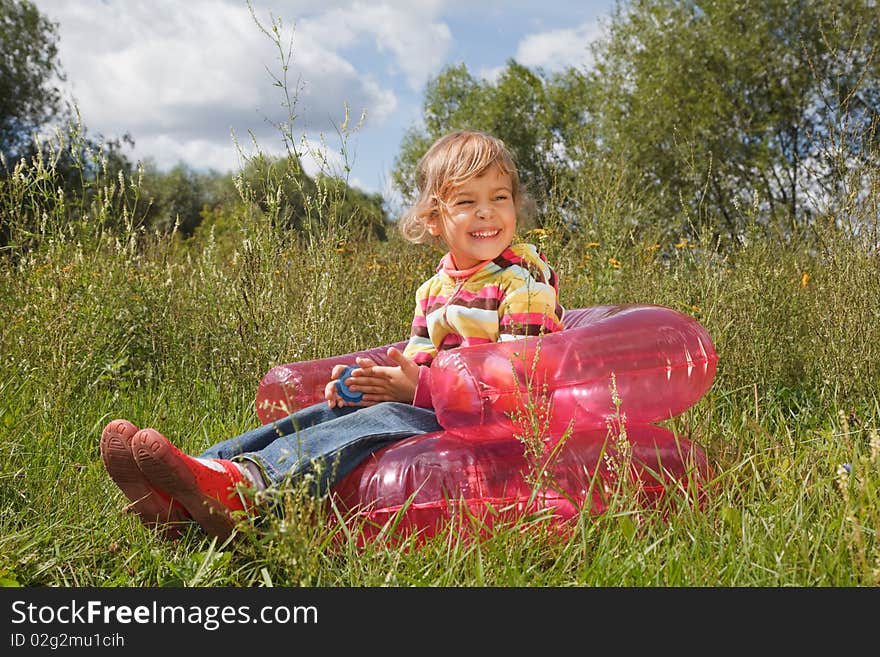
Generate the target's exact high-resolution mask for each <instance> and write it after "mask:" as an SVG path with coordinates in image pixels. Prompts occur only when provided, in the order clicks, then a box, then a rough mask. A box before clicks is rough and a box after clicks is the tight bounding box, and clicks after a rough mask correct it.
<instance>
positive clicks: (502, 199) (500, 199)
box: [495, 194, 507, 201]
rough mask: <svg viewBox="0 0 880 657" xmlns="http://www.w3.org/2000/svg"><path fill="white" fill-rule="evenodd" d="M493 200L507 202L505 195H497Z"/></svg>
mask: <svg viewBox="0 0 880 657" xmlns="http://www.w3.org/2000/svg"><path fill="white" fill-rule="evenodd" d="M495 200H496V201H506V200H507V194H499V195H498V196H496V197H495Z"/></svg>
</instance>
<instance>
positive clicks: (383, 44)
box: [35, 0, 614, 198]
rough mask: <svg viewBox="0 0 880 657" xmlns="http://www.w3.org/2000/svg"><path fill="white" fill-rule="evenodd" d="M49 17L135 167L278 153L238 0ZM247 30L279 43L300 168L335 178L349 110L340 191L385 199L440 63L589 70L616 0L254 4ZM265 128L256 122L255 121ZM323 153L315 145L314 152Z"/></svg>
mask: <svg viewBox="0 0 880 657" xmlns="http://www.w3.org/2000/svg"><path fill="white" fill-rule="evenodd" d="M35 4H36V5H37V7H39V9H40V11H41V12H42V13H43V14H45V15H46V16H48V17H49V18H50V19H51V20H53V21H55V22H56V23H58V31H59V36H60V39H59V59H60V62H61V65H62V67H63V69H64V71H65V73H66V76H67V80H66V82H65V83H64V88H65V90H66V92H67V94H68V95H69V97H70V98H71V99H72V100H73V101H75V103H76V105H77V107H78V108H79V110H80V113H81V115H82V119H83V123H84V124H85V125H86V126H87V128H88V129H89V132H90V134H91V135H93V136H96V135H99V134H100V135H104V136H105V137H108V138H112V137H118V136H121V135H122V134H124V133H126V132H128V133H130V134H131V136H132V137H133V138H134V140H135V148H134V150H133V151H132V152H130V153H129V154H130V155H131V156H132V158H133V159H147V158H149V159H151V160H153V161H154V162H155V163H156V164H157V165H158V166H159V167H160V168H162V169H167V168H169V167H171V166H173V165H174V164H175V163H177V162H181V161H182V162H186V163H187V164H189V165H190V166H192V167H194V168H197V169H215V170H218V171H232V170H236V169H238V167H239V166H241V159H240V155H239V152H238V150H237V149H236V146H235V144H234V142H233V137H232V135H233V134H234V135H235V137H236V139H237V141H238V143H239V144H240V146H241V147H242V148H243V149H244V150H245V152H252V150H253V147H252V139H251V136H250V134H251V133H252V134H253V136H254V138H255V139H256V143H257V146H258V147H259V149H260V150H262V151H264V152H269V153H277V152H280V151H281V147H282V144H281V136H280V132H279V131H278V130H277V128H275V127H273V126H272V124H271V121H277V120H280V119H281V118H282V117H283V109H282V100H283V98H282V95H281V93H280V90H279V89H278V88H277V87H274V86H273V84H272V76H271V75H270V73H269V71H267V68H268V69H269V70H270V71H272V72H274V74H275V75H280V74H281V70H280V62H279V57H278V51H277V49H276V46H275V44H274V43H273V42H272V40H271V39H270V38H269V37H267V36H266V35H264V34H262V33H261V31H260V29H259V28H258V26H257V24H256V23H255V22H254V20H253V19H252V17H251V13H250V9H249V7H248V4H247V2H246V1H245V0H241V1H238V0H189V1H187V2H180V1H179V0H151V1H141V0H35ZM251 6H252V7H253V10H254V13H255V15H256V16H257V18H258V20H260V22H261V23H262V24H263V25H265V26H266V27H271V25H272V17H274V18H275V19H278V20H280V22H281V26H282V32H281V41H282V43H283V44H285V46H286V45H288V44H289V43H290V39H291V38H292V62H291V66H290V70H289V73H288V78H289V81H290V83H289V88H290V90H291V91H294V90H298V99H297V103H296V106H295V112H296V114H297V118H296V120H295V122H294V124H293V134H294V137H295V138H296V139H297V141H298V146H299V147H301V148H303V149H304V150H305V151H306V152H311V153H313V154H314V155H312V156H309V155H307V156H306V158H305V159H306V164H307V168H308V169H309V170H310V171H311V172H315V171H317V170H318V168H319V167H321V166H322V164H321V160H322V159H324V158H322V157H321V154H322V153H323V155H324V157H325V158H326V165H323V166H327V167H329V168H330V170H331V172H339V170H340V169H339V167H340V165H341V160H342V155H341V153H340V146H339V143H338V141H337V130H336V128H335V127H334V124H336V125H338V124H339V123H340V122H341V121H342V119H343V116H344V112H345V107H346V105H348V107H349V108H350V113H351V117H352V124H354V123H356V122H357V120H358V119H359V118H360V116H361V113H362V112H363V111H366V120H365V121H364V123H363V125H362V127H361V128H360V129H359V131H358V132H357V133H356V134H354V135H353V136H352V137H351V138H350V140H349V144H348V160H349V163H350V164H351V165H352V170H351V174H350V181H351V182H352V184H355V185H357V186H358V187H361V188H362V189H365V190H366V191H370V192H378V193H382V194H384V195H385V196H386V198H390V195H391V190H390V189H389V178H390V174H389V172H390V170H391V167H392V166H393V163H394V157H395V156H396V154H397V152H398V149H399V146H400V141H401V138H402V137H403V134H404V132H405V131H406V130H407V129H408V128H409V127H411V126H412V125H414V124H416V123H417V122H418V121H419V119H420V116H421V106H422V99H423V94H424V89H425V83H426V82H427V81H428V80H429V79H430V78H431V77H432V76H434V75H436V74H437V73H439V72H440V71H441V70H442V69H443V68H444V67H445V66H448V65H450V64H458V63H462V62H463V63H465V64H466V65H467V67H468V69H469V70H470V71H471V73H472V74H473V75H476V76H480V77H487V78H491V77H492V76H493V75H496V74H497V71H498V70H499V69H500V68H501V67H503V66H504V64H505V62H506V61H507V60H508V59H510V58H514V59H516V60H517V61H519V62H520V63H522V64H524V65H526V66H529V67H531V68H542V69H544V70H548V71H549V70H554V69H561V68H564V67H566V66H580V67H586V66H589V65H590V61H589V52H588V50H587V44H588V43H589V42H590V40H592V39H594V38H595V37H596V36H597V35H598V34H600V30H601V25H602V21H604V20H606V19H607V17H608V15H609V13H610V11H611V10H612V8H613V6H614V0H586V1H583V2H577V1H568V0H565V1H562V0H561V1H554V0H547V1H545V2H527V1H523V0H514V1H511V2H503V1H501V0H487V1H484V2H480V1H479V0H472V1H470V2H467V1H460V0H451V1H447V2H437V1H436V0H385V1H384V2H366V1H363V0H348V1H339V2H337V1H334V0H324V1H316V0H296V1H289V0H288V1H285V0H262V1H261V0H252V2H251ZM267 119H268V120H267ZM322 144H324V146H322Z"/></svg>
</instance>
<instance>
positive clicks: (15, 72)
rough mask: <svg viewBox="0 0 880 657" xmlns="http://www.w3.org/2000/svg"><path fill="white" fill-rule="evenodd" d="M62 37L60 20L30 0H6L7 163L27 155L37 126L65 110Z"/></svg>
mask: <svg viewBox="0 0 880 657" xmlns="http://www.w3.org/2000/svg"><path fill="white" fill-rule="evenodd" d="M57 40H58V34H57V31H56V26H55V24H54V23H52V22H51V21H49V20H48V19H47V18H46V17H45V16H43V15H41V14H40V12H39V11H38V10H37V8H36V7H35V6H34V5H33V4H32V3H30V2H28V0H0V153H2V154H3V157H4V158H5V159H6V161H7V163H9V162H12V161H15V160H17V159H18V158H19V157H20V156H22V155H25V154H27V153H28V152H29V151H30V150H31V138H32V135H33V133H34V131H36V130H38V129H39V128H40V127H42V126H44V125H45V124H46V123H47V122H48V121H49V120H51V119H53V118H55V117H56V116H57V115H58V114H59V111H60V107H61V93H60V90H59V89H58V87H57V86H56V81H57V80H60V79H61V78H62V73H61V69H60V67H59V64H58V61H57V54H58V48H57ZM7 166H9V165H7Z"/></svg>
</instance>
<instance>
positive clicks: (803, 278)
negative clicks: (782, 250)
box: [801, 272, 810, 287]
mask: <svg viewBox="0 0 880 657" xmlns="http://www.w3.org/2000/svg"><path fill="white" fill-rule="evenodd" d="M809 281H810V275H809V274H808V273H807V272H804V273H803V274H802V275H801V287H807V283H808V282H809Z"/></svg>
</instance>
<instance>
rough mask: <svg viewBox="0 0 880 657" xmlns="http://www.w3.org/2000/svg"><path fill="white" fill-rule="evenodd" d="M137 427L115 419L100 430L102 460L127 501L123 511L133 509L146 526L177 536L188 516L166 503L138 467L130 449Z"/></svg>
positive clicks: (165, 535)
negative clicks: (156, 493)
mask: <svg viewBox="0 0 880 657" xmlns="http://www.w3.org/2000/svg"><path fill="white" fill-rule="evenodd" d="M136 433H137V427H135V426H134V425H133V424H130V423H128V422H122V421H118V420H117V421H114V422H111V423H110V424H108V425H107V426H106V427H104V431H103V432H102V433H101V461H103V463H104V468H105V469H106V470H107V474H109V475H110V478H111V479H112V480H113V481H114V482H115V483H116V485H117V486H119V488H120V490H122V492H123V494H124V495H125V497H127V498H128V500H129V504H128V506H126V508H125V511H127V512H130V513H135V514H137V515H138V516H139V517H140V520H141V522H142V523H143V524H144V525H146V526H147V527H151V528H155V529H158V530H159V531H160V532H161V533H162V534H163V535H164V537H165V538H168V539H174V538H178V537H179V536H180V534H181V533H182V532H183V528H184V527H185V526H186V525H187V524H188V523H189V521H190V520H189V518H187V517H186V515H184V514H183V513H182V512H181V511H180V509H177V508H175V507H174V505H172V504H167V505H166V504H165V503H164V502H163V501H162V500H160V499H159V498H158V497H157V496H156V495H155V494H154V492H153V487H152V486H151V485H150V482H149V480H148V479H147V478H146V476H144V473H143V472H141V470H140V468H139V467H138V464H137V461H135V459H134V455H133V454H132V450H131V440H132V437H133V436H134V435H135V434H136Z"/></svg>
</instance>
